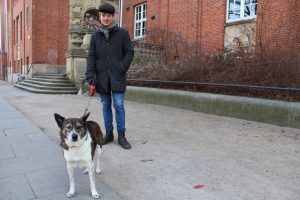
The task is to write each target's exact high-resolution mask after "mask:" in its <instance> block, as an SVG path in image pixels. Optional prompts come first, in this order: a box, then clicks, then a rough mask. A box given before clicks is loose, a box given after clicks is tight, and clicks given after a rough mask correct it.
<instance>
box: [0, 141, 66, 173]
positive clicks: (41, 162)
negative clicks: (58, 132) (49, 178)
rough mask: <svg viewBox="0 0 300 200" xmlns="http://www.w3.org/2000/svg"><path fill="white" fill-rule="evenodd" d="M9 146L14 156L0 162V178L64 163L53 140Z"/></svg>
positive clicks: (59, 150)
mask: <svg viewBox="0 0 300 200" xmlns="http://www.w3.org/2000/svg"><path fill="white" fill-rule="evenodd" d="M24 137H25V136H24ZM11 146H12V151H13V152H14V154H15V158H13V159H6V160H5V162H0V169H1V170H0V178H1V177H7V176H12V175H15V174H23V173H27V172H33V171H37V170H45V169H48V168H52V167H61V166H64V165H65V161H64V159H63V155H62V152H61V148H60V147H59V145H58V144H56V143H54V142H51V141H48V142H38V143H37V142H31V143H26V144H13V145H11Z"/></svg>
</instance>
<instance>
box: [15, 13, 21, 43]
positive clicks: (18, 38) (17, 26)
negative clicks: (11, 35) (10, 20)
mask: <svg viewBox="0 0 300 200" xmlns="http://www.w3.org/2000/svg"><path fill="white" fill-rule="evenodd" d="M19 23H20V20H19V16H18V17H17V19H16V24H15V25H16V29H15V30H16V44H19V41H20V32H19V31H20V29H19Z"/></svg>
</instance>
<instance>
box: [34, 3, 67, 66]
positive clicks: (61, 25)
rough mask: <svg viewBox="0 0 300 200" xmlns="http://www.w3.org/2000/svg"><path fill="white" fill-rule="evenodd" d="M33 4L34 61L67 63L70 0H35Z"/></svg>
mask: <svg viewBox="0 0 300 200" xmlns="http://www.w3.org/2000/svg"><path fill="white" fill-rule="evenodd" d="M32 6H33V12H32V15H33V16H32V17H33V18H32V26H33V30H32V35H33V37H32V40H33V41H32V43H33V47H32V50H33V52H34V53H33V60H34V62H35V63H47V64H53V65H63V64H65V53H66V51H67V45H68V42H67V39H68V20H67V19H68V14H69V13H68V1H61V0H51V1H44V0H34V1H33V5H32Z"/></svg>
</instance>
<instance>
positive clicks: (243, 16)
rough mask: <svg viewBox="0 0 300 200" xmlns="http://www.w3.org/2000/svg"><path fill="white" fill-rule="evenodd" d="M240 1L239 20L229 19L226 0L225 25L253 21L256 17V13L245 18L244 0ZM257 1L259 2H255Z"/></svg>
mask: <svg viewBox="0 0 300 200" xmlns="http://www.w3.org/2000/svg"><path fill="white" fill-rule="evenodd" d="M235 1H236V0H234V2H235ZM240 1H241V8H240V18H236V19H235V18H234V19H229V6H230V5H229V0H227V8H226V22H227V23H230V22H238V21H244V20H249V19H255V18H256V17H257V13H256V15H252V16H251V15H250V16H247V17H245V0H240ZM257 1H259V0H257ZM256 4H258V3H256ZM234 5H235V4H234ZM256 12H257V11H256Z"/></svg>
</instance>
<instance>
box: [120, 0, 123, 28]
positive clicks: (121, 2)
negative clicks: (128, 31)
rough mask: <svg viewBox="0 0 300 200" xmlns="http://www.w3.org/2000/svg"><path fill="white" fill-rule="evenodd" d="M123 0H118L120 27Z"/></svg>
mask: <svg viewBox="0 0 300 200" xmlns="http://www.w3.org/2000/svg"><path fill="white" fill-rule="evenodd" d="M122 18H123V1H122V0H119V26H120V27H122V23H123V20H122Z"/></svg>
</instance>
